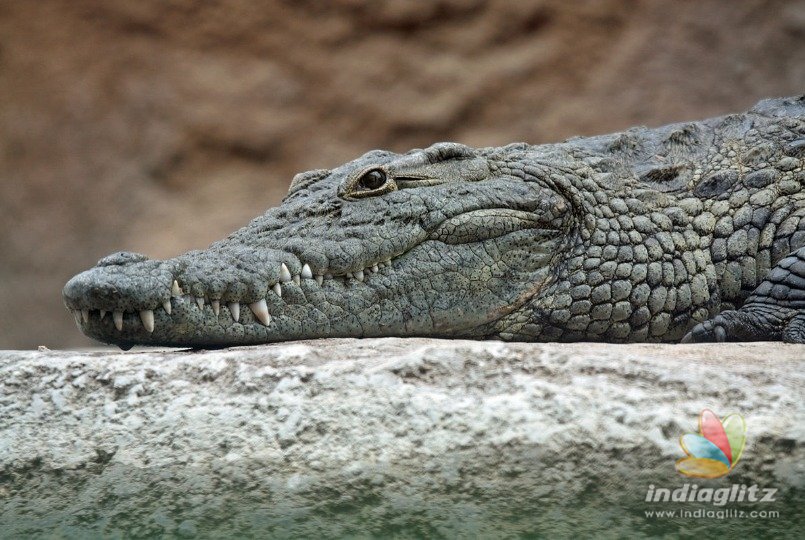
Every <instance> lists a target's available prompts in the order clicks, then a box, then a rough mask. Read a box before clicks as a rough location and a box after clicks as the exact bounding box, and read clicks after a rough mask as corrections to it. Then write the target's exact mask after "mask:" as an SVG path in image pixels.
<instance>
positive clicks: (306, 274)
mask: <svg viewBox="0 0 805 540" xmlns="http://www.w3.org/2000/svg"><path fill="white" fill-rule="evenodd" d="M302 277H303V278H305V279H313V272H311V271H310V266H308V264H307V263H305V265H304V266H303V267H302Z"/></svg>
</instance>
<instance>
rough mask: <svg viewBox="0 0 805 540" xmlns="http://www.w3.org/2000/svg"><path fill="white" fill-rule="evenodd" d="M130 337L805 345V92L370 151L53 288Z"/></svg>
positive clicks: (111, 337) (115, 335)
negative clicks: (611, 123) (593, 124)
mask: <svg viewBox="0 0 805 540" xmlns="http://www.w3.org/2000/svg"><path fill="white" fill-rule="evenodd" d="M63 298H64V302H65V304H66V306H67V308H68V309H69V310H70V311H72V313H73V315H74V317H75V319H76V322H77V324H78V326H79V328H80V330H81V331H83V332H84V333H85V334H86V335H87V336H90V337H92V338H94V339H96V340H99V341H101V342H105V343H110V344H116V345H118V346H120V347H121V348H123V349H128V348H130V347H131V346H133V345H160V346H179V347H191V348H207V347H226V346H235V345H249V344H260V343H268V342H276V341H283V340H294V339H312V338H323V337H368V336H432V337H446V338H469V339H501V340H515V341H603V342H707V341H713V342H722V341H759V340H760V341H763V340H770V341H786V342H792V343H803V342H805V95H802V96H797V97H791V98H781V99H768V100H764V101H761V102H759V103H758V104H757V105H755V106H754V107H753V108H752V109H751V110H749V111H748V112H746V113H743V114H732V115H727V116H722V117H718V118H711V119H708V120H703V121H697V122H683V123H677V124H672V125H667V126H664V127H659V128H654V129H649V128H646V127H636V128H632V129H629V130H627V131H624V132H622V133H615V134H610V135H601V136H593V137H576V138H571V139H568V140H566V141H564V142H561V143H557V144H543V145H529V144H526V143H514V144H509V145H506V146H502V147H492V148H471V147H468V146H465V145H462V144H458V143H437V144H434V145H432V146H430V147H428V148H425V149H416V150H412V151H410V152H407V153H405V154H398V153H394V152H390V151H382V150H373V151H370V152H368V153H366V154H364V155H363V156H361V157H359V158H358V159H355V160H354V161H350V162H348V163H346V164H344V165H342V166H339V167H338V168H335V169H331V170H329V169H318V170H313V171H308V172H304V173H300V174H297V175H296V176H295V177H294V178H293V180H292V182H291V184H290V188H289V190H288V193H287V195H286V196H285V198H284V199H283V201H282V202H281V204H280V205H279V206H278V207H275V208H271V209H269V210H268V211H267V212H266V213H265V214H263V215H262V216H259V217H257V218H256V219H254V220H252V221H251V222H250V223H249V224H248V225H246V226H245V227H243V228H241V229H240V230H238V231H236V232H234V233H232V234H231V235H230V236H228V237H227V238H225V239H224V240H221V241H218V242H216V243H213V244H212V245H211V246H210V247H209V248H207V249H205V250H197V251H191V252H189V253H186V254H184V255H181V256H178V257H176V258H172V259H167V260H152V259H149V258H148V257H146V256H145V255H141V254H138V253H131V252H119V253H115V254H113V255H110V256H108V257H105V258H103V259H101V260H100V261H99V262H98V264H97V265H96V266H95V267H93V268H92V269H90V270H87V271H85V272H83V273H81V274H78V275H77V276H75V277H74V278H72V279H71V280H70V281H69V282H68V283H67V284H66V286H65V287H64V290H63Z"/></svg>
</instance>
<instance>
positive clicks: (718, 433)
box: [676, 409, 746, 478]
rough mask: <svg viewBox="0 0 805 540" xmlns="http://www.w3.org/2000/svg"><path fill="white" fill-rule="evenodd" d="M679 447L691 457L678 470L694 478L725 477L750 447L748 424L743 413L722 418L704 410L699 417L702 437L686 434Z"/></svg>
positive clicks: (677, 467)
mask: <svg viewBox="0 0 805 540" xmlns="http://www.w3.org/2000/svg"><path fill="white" fill-rule="evenodd" d="M679 445H680V446H681V447H682V450H684V451H685V453H686V454H687V456H686V457H683V458H682V459H679V460H677V462H676V470H677V471H679V473H680V474H684V475H685V476H692V477H694V478H721V477H722V476H724V475H725V474H727V473H728V472H730V471H731V470H732V469H733V468H734V467H735V465H736V464H737V463H738V460H739V459H741V454H743V451H744V446H745V445H746V422H745V421H744V419H743V416H741V415H740V414H731V415H729V416H727V417H726V418H724V421H723V422H722V421H721V420H719V419H718V416H716V413H714V412H713V411H711V410H709V409H704V410H703V411H702V413H701V415H700V416H699V434H698V435H696V434H694V433H686V434H685V435H682V437H680V438H679Z"/></svg>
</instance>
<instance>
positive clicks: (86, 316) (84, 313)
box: [81, 309, 89, 322]
mask: <svg viewBox="0 0 805 540" xmlns="http://www.w3.org/2000/svg"><path fill="white" fill-rule="evenodd" d="M81 318H82V319H84V322H89V310H88V309H82V310H81Z"/></svg>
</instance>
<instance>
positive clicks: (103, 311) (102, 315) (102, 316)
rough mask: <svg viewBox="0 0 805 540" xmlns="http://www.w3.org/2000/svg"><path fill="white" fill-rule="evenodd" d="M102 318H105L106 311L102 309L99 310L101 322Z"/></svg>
mask: <svg viewBox="0 0 805 540" xmlns="http://www.w3.org/2000/svg"><path fill="white" fill-rule="evenodd" d="M104 317H106V310H105V309H102V310H101V320H103V318H104Z"/></svg>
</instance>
